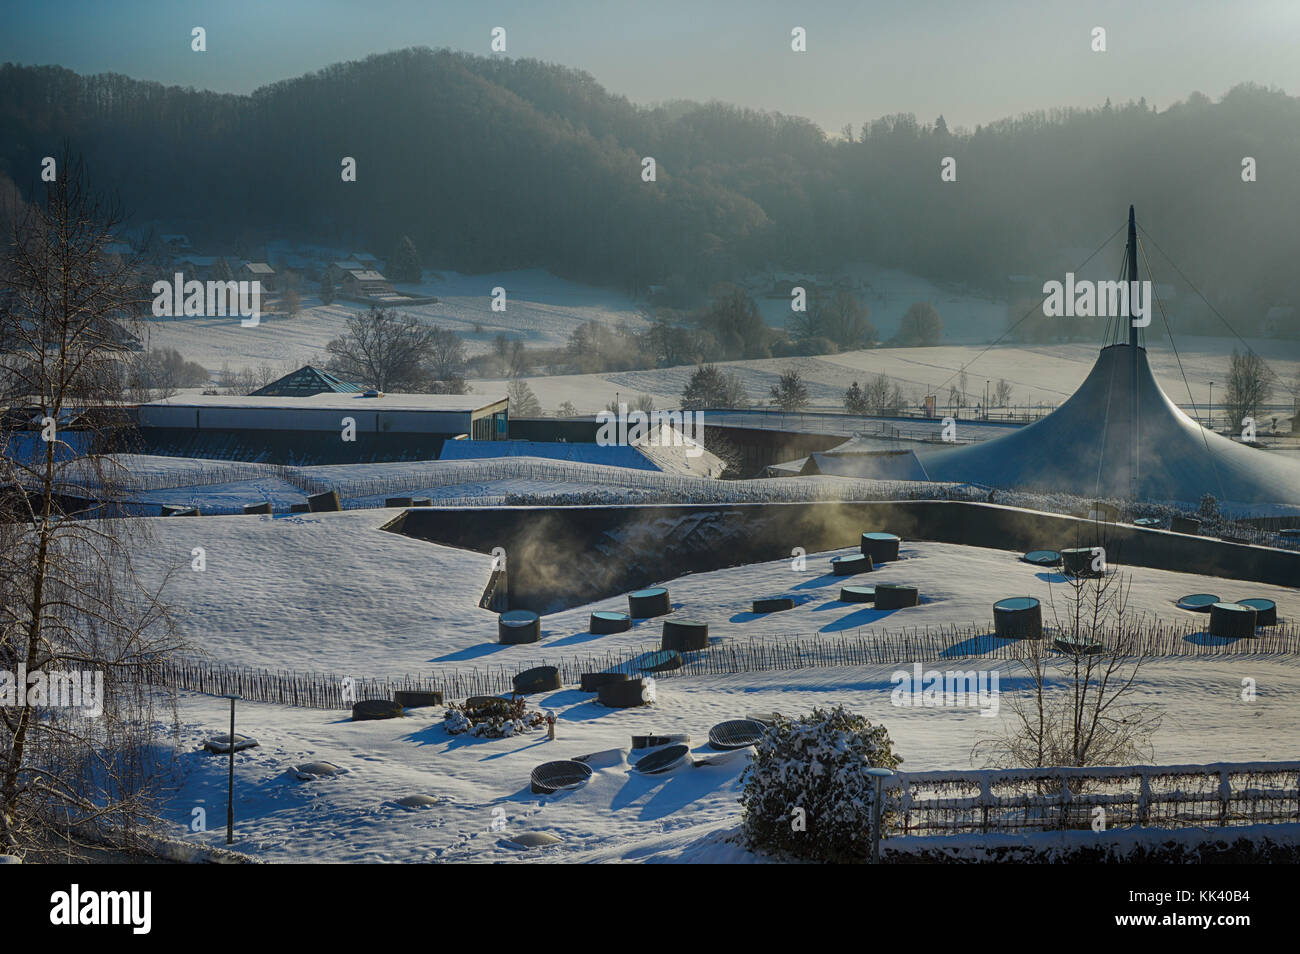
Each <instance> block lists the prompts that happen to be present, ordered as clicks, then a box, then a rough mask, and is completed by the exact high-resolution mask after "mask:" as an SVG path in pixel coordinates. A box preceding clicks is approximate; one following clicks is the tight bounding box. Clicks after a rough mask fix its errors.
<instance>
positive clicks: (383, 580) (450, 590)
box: [140, 509, 1300, 676]
mask: <svg viewBox="0 0 1300 954" xmlns="http://www.w3.org/2000/svg"><path fill="white" fill-rule="evenodd" d="M400 512H401V511H399V510H396V509H388V510H385V509H377V510H361V511H345V512H343V513H317V514H295V515H285V516H276V517H266V516H230V517H222V516H214V517H203V518H199V519H197V520H194V519H191V520H186V519H167V520H153V521H150V529H151V532H152V533H153V535H154V540H155V542H154V545H153V546H152V547H151V552H149V553H146V554H142V555H141V558H140V559H141V560H142V561H143V563H142V566H143V567H144V568H146V570H147V571H148V572H150V573H151V574H155V577H154V578H156V579H161V578H162V573H163V571H164V568H165V567H169V566H172V567H180V569H179V570H177V572H176V573H174V575H173V576H172V578H171V580H170V581H169V582H168V585H167V588H166V589H165V591H164V597H165V598H167V599H168V600H169V601H170V603H171V604H172V605H173V606H175V607H177V608H178V609H179V612H180V614H181V615H180V619H179V623H180V626H181V632H182V634H183V635H185V636H187V637H188V638H190V639H191V640H192V641H194V642H195V643H196V645H198V646H199V647H201V648H202V649H203V651H204V652H206V653H207V654H208V655H209V657H210V658H211V659H213V660H214V661H218V662H229V663H235V664H239V665H249V666H256V667H264V668H269V669H281V668H283V669H299V670H318V671H329V672H336V673H341V674H348V673H351V674H353V675H357V676H371V675H374V676H388V675H400V674H405V673H427V672H429V671H431V670H432V669H434V668H435V667H436V666H438V665H447V664H450V665H469V664H491V665H493V666H497V665H504V666H512V665H517V666H518V668H519V669H524V668H527V666H528V665H532V664H535V661H538V660H540V661H543V662H544V661H547V660H554V659H557V658H570V657H575V656H577V657H585V656H588V655H599V654H604V653H606V652H618V653H625V652H631V651H634V650H637V649H641V648H658V644H659V637H660V625H659V621H657V620H644V621H641V622H639V623H637V625H635V626H634V627H633V628H632V629H631V630H630V631H629V632H626V633H618V634H612V635H606V636H593V635H592V634H591V633H590V632H588V622H589V616H590V613H591V612H592V611H593V610H618V611H622V612H626V610H627V601H626V598H625V596H623V595H621V594H620V595H618V596H613V597H610V598H609V599H606V600H602V601H600V602H597V603H593V604H590V605H587V606H579V607H575V608H573V609H569V610H565V611H563V612H559V613H555V614H552V615H548V616H545V617H543V619H542V630H543V638H542V641H541V643H538V644H534V645H531V646H528V645H525V646H503V645H500V644H498V643H497V631H496V614H495V613H492V612H490V611H488V610H484V609H479V607H478V601H479V598H480V596H481V595H482V593H483V589H484V587H485V586H486V585H487V582H488V579H489V576H490V573H491V557H490V556H489V555H488V554H486V553H476V552H473V551H468V550H459V549H455V548H451V547H444V546H439V545H437V544H432V543H426V542H424V541H419V540H413V539H410V538H407V537H404V536H401V535H400V534H396V533H390V532H385V531H384V530H382V529H381V528H382V527H383V526H384V524H386V523H388V522H389V521H390V520H392V519H393V518H394V517H396V516H397V515H398V514H399V513H400ZM1047 543H1048V544H1049V545H1050V543H1051V541H1048V542H1047ZM194 547H203V548H204V551H205V553H206V569H205V570H204V571H202V572H196V571H193V570H191V569H189V564H190V561H191V552H192V550H193V548H194ZM847 552H850V551H848V550H844V551H836V553H847ZM833 555H835V553H821V554H810V555H809V556H808V557H807V564H806V568H805V569H804V570H802V571H800V570H796V569H794V568H793V565H792V564H793V561H790V560H777V561H773V562H769V563H759V564H751V565H748V566H740V567H732V568H728V569H722V570H715V571H712V572H708V573H697V574H691V575H688V576H684V577H680V578H678V579H676V580H673V581H671V595H672V600H673V604H674V609H675V611H676V612H678V613H681V614H684V615H685V616H687V617H689V618H693V619H700V620H703V621H705V622H707V623H708V624H709V634H710V637H711V638H716V639H722V640H727V639H744V638H746V637H749V636H761V635H774V634H789V633H798V634H812V633H824V634H829V633H845V632H850V633H851V632H855V631H857V630H858V629H877V630H885V631H889V632H895V631H898V630H899V629H901V628H904V627H907V628H911V627H916V626H921V627H924V626H947V625H952V624H957V625H965V624H969V623H983V622H987V621H988V620H990V619H991V617H992V610H991V606H992V603H993V601H995V600H998V599H1002V598H1004V597H1010V596H1034V597H1037V598H1039V599H1040V600H1041V601H1042V603H1043V607H1044V618H1045V620H1047V621H1048V622H1050V621H1051V612H1052V610H1051V606H1052V601H1055V604H1056V605H1057V606H1058V607H1059V609H1060V611H1061V612H1062V614H1064V612H1065V608H1066V607H1065V602H1064V599H1065V596H1066V590H1067V588H1066V587H1065V586H1063V585H1062V581H1063V578H1062V577H1060V576H1059V575H1056V574H1053V573H1049V572H1045V571H1044V570H1042V569H1041V568H1036V567H1033V566H1031V565H1029V564H1027V563H1024V562H1022V561H1020V560H1019V559H1018V554H1016V553H1012V552H1008V551H1003V550H988V549H983V548H978V547H963V546H956V545H953V544H944V543H924V542H919V543H905V544H904V547H903V550H902V553H901V557H902V559H900V560H898V561H897V562H894V563H889V564H885V565H883V566H881V567H880V568H879V569H877V570H876V571H875V572H874V573H872V574H871V575H870V577H869V578H864V579H865V580H866V581H867V582H873V583H878V582H902V583H908V584H911V585H916V586H918V587H919V588H920V592H921V595H922V597H923V599H924V600H925V603H924V604H923V605H921V606H917V607H912V608H909V609H902V610H895V611H890V612H886V611H880V610H876V609H874V607H871V606H863V605H861V604H848V603H841V602H839V600H838V596H839V588H840V586H841V585H842V584H843V583H844V582H846V581H845V578H843V577H835V576H831V575H830V573H829V569H830V567H829V560H830V557H831V556H833ZM1121 571H1122V572H1123V573H1125V574H1131V589H1130V599H1129V612H1130V613H1132V614H1133V615H1139V614H1143V613H1146V614H1151V615H1156V616H1160V617H1163V618H1177V619H1195V618H1197V617H1196V616H1195V615H1194V614H1188V613H1184V612H1183V611H1181V610H1178V609H1177V608H1175V607H1174V606H1173V602H1174V601H1176V600H1177V599H1178V598H1179V597H1181V596H1184V595H1186V594H1188V593H1204V592H1209V593H1216V594H1218V595H1220V596H1222V597H1224V598H1225V599H1233V600H1235V599H1242V598H1246V597H1265V598H1268V599H1273V600H1275V601H1276V602H1277V604H1278V606H1279V607H1280V610H1279V612H1280V614H1281V615H1282V616H1284V617H1286V616H1292V615H1295V612H1296V607H1297V605H1300V604H1298V603H1297V600H1298V599H1300V593H1298V592H1297V591H1296V590H1293V589H1287V588H1285V587H1276V586H1267V585H1264V584H1258V583H1249V582H1231V581H1224V580H1219V579H1215V578H1213V577H1205V576H1198V575H1195V574H1188V573H1174V572H1170V571H1165V570H1152V569H1146V568H1141V567H1138V568H1121ZM665 582H667V581H665ZM781 595H790V596H794V597H795V598H796V600H797V603H798V605H796V607H795V608H794V609H793V610H789V611H787V612H784V613H775V614H770V615H767V616H760V617H756V616H755V615H754V614H753V613H751V612H750V610H751V608H752V607H751V602H752V601H753V600H754V599H756V598H759V597H768V596H781ZM1201 618H1203V617H1201Z"/></svg>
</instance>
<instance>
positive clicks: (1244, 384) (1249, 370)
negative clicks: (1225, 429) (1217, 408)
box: [1223, 348, 1277, 433]
mask: <svg viewBox="0 0 1300 954" xmlns="http://www.w3.org/2000/svg"><path fill="white" fill-rule="evenodd" d="M1276 381H1277V375H1276V374H1275V373H1274V372H1273V369H1272V368H1270V367H1269V366H1268V364H1267V363H1265V361H1264V359H1263V358H1261V357H1260V356H1259V355H1257V354H1256V353H1255V352H1253V351H1247V352H1246V353H1245V354H1240V353H1238V351H1237V350H1236V349H1235V348H1234V349H1233V351H1232V363H1231V364H1230V365H1229V366H1228V389H1227V392H1226V393H1225V394H1224V396H1223V403H1224V405H1225V406H1226V407H1227V409H1228V414H1229V415H1230V418H1229V422H1230V426H1231V428H1232V430H1233V431H1234V432H1235V433H1240V431H1241V429H1242V426H1243V425H1242V420H1243V419H1244V418H1247V417H1256V416H1258V414H1259V409H1260V405H1262V404H1264V403H1265V402H1267V401H1268V399H1269V398H1270V397H1272V395H1273V385H1274V383H1276Z"/></svg>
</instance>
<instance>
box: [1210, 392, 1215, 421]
mask: <svg viewBox="0 0 1300 954" xmlns="http://www.w3.org/2000/svg"><path fill="white" fill-rule="evenodd" d="M1210 430H1214V382H1213V381H1211V382H1210Z"/></svg>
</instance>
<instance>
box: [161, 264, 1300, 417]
mask: <svg viewBox="0 0 1300 954" xmlns="http://www.w3.org/2000/svg"><path fill="white" fill-rule="evenodd" d="M846 274H850V275H851V277H852V278H853V279H854V280H855V281H857V282H859V283H860V284H859V287H860V288H862V289H866V291H865V292H862V294H864V295H865V301H866V303H867V305H868V306H869V307H870V308H871V315H872V321H873V322H874V323H875V324H876V326H877V329H878V330H879V331H880V332H881V335H882V337H886V338H887V337H888V336H889V335H891V334H893V333H894V331H896V330H897V325H898V320H899V318H900V317H901V316H902V314H903V312H904V311H905V310H906V309H907V307H908V306H909V305H910V304H911V303H912V302H914V301H930V302H932V303H934V305H935V306H936V308H938V310H939V312H940V314H941V315H942V317H943V320H944V329H945V331H944V342H945V344H944V345H942V346H940V347H935V348H886V349H876V350H870V351H853V352H848V353H845V354H838V355H826V356H822V357H814V358H773V359H767V360H761V361H735V362H725V364H726V366H727V367H728V368H729V369H730V370H732V371H734V372H735V373H736V374H738V375H739V376H740V378H741V380H742V381H743V382H744V384H745V387H746V391H747V393H748V395H749V397H750V400H751V401H753V402H754V403H756V404H761V405H765V404H766V403H767V401H768V389H769V388H770V387H771V386H772V385H773V384H774V383H776V381H777V380H778V379H779V377H780V375H781V372H782V371H784V370H786V369H787V368H791V367H793V368H797V369H798V370H799V372H800V374H801V375H802V376H803V378H804V381H805V382H806V384H807V386H808V391H809V398H810V400H811V402H812V403H813V404H817V405H828V406H838V405H840V404H841V403H842V400H843V395H844V391H845V390H846V389H847V388H848V387H849V385H850V384H851V383H852V382H853V381H855V380H856V381H859V382H862V381H863V380H864V379H865V378H866V377H867V376H869V375H875V374H879V373H884V374H887V375H889V376H890V377H891V378H894V379H896V380H897V381H898V382H899V384H900V386H901V387H902V388H903V390H904V392H905V394H907V396H908V397H909V399H911V400H913V401H919V400H920V398H921V397H922V396H923V395H924V394H927V393H939V394H940V395H941V400H943V399H944V398H946V390H947V387H948V386H949V385H951V384H953V383H956V379H957V376H958V375H959V374H960V372H961V370H962V369H963V368H965V369H966V373H967V391H968V393H969V395H970V398H971V401H972V402H974V401H978V400H981V399H982V395H983V393H984V382H985V381H989V382H991V385H990V387H992V386H993V385H996V384H997V382H998V381H999V380H1001V379H1005V380H1006V381H1008V382H1009V383H1010V384H1011V386H1012V403H1013V404H1019V405H1025V404H1039V403H1043V404H1049V405H1050V404H1057V403H1060V402H1061V401H1062V400H1064V399H1065V398H1066V397H1068V396H1069V395H1070V394H1071V393H1072V392H1073V391H1074V389H1075V388H1076V387H1077V386H1078V385H1079V383H1080V382H1082V380H1083V378H1084V376H1085V375H1086V374H1087V373H1088V371H1089V370H1090V369H1091V367H1092V365H1093V362H1094V361H1095V360H1096V354H1097V346H1096V345H1095V344H1094V343H1091V342H1076V343H1073V344H1053V345H1007V344H1004V345H998V346H996V347H993V348H991V349H989V348H988V345H987V344H986V343H987V342H991V341H994V340H995V339H997V338H998V337H999V336H1000V335H1001V334H1002V333H1003V331H1004V330H1005V327H1006V306H1005V304H1004V303H1002V302H998V301H991V300H989V299H987V298H981V297H978V296H973V295H969V294H965V293H962V292H959V291H956V290H952V289H946V288H943V287H941V286H938V285H936V284H935V283H933V282H930V281H928V280H926V279H923V278H919V277H917V276H915V275H911V274H908V273H906V272H902V271H899V270H897V269H885V268H880V267H878V266H873V265H865V264H860V265H856V266H852V267H851V268H849V269H847V271H846ZM427 278H428V280H427V281H425V282H422V283H420V284H403V285H400V286H399V289H400V290H401V291H405V292H409V293H411V294H419V295H432V296H434V297H437V298H438V299H439V301H438V302H437V303H434V304H427V305H411V306H402V307H401V309H400V310H402V311H405V312H409V313H410V314H412V315H415V316H417V317H419V318H422V319H424V320H426V321H429V322H431V323H434V324H438V325H441V326H442V327H445V328H450V329H452V330H454V331H456V332H457V333H458V334H460V335H461V336H462V337H463V338H464V339H465V341H466V344H467V346H468V350H469V353H470V354H471V355H474V354H481V353H485V352H487V351H489V350H490V349H491V346H492V341H493V339H494V338H495V337H496V336H497V335H498V334H504V335H506V336H507V337H517V338H521V339H523V341H524V342H525V343H526V344H527V345H529V346H530V347H562V346H563V345H564V344H565V343H566V342H567V340H568V337H569V335H570V334H571V333H572V332H573V330H574V329H575V328H576V327H577V326H578V325H579V324H581V323H583V322H586V321H598V322H600V323H602V324H604V325H606V326H608V327H611V328H616V327H619V326H621V325H627V326H628V327H632V328H638V329H640V328H644V327H645V326H646V324H647V317H646V315H647V307H646V305H645V303H644V302H640V301H637V300H635V299H632V298H630V297H628V296H627V295H625V294H622V293H620V292H617V291H614V290H612V289H605V288H595V287H591V286H587V285H581V284H578V283H576V282H570V281H566V280H564V279H560V278H556V277H555V276H553V275H550V274H549V273H547V272H545V271H541V270H537V269H534V270H528V271H514V272H502V273H496V274H486V275H461V274H458V273H455V272H439V273H429V274H428V276H427ZM497 287H501V288H504V289H505V290H506V295H507V304H506V310H505V311H493V310H492V291H493V289H494V288H497ZM307 292H311V294H307ZM314 292H315V289H313V288H310V287H309V288H306V289H304V294H303V309H302V311H301V313H300V314H299V315H298V316H297V317H294V318H279V317H264V318H263V320H262V322H261V324H260V325H258V326H257V327H255V328H243V327H241V326H240V323H239V321H238V320H232V319H229V318H214V319H208V318H187V319H152V320H150V321H148V322H147V336H148V341H147V344H148V346H149V347H174V348H176V349H178V350H179V351H180V352H181V354H183V355H184V356H185V357H186V358H187V359H189V360H191V361H197V362H198V363H199V364H202V365H203V366H204V367H205V368H207V369H208V370H209V371H212V372H213V373H216V372H218V371H220V370H221V368H222V367H223V365H229V367H230V368H231V370H233V371H238V370H240V369H241V368H257V367H260V366H262V365H269V366H270V367H271V368H273V369H277V370H279V371H281V372H282V373H283V372H287V371H289V370H293V369H294V368H297V367H300V366H301V365H303V364H307V363H309V362H315V363H321V362H323V360H324V355H325V346H326V345H327V344H328V342H329V341H330V340H331V339H332V338H335V337H337V336H339V335H340V334H342V333H343V331H344V330H345V327H346V323H347V319H348V318H349V317H350V316H352V315H354V314H357V313H359V312H362V311H364V310H365V307H364V306H362V305H359V304H356V303H350V302H335V303H334V304H332V305H322V304H320V302H319V299H318V298H317V297H316V296H315V294H314ZM756 301H757V303H758V305H759V308H760V311H761V312H762V314H763V315H764V319H765V320H766V321H767V322H768V324H770V325H772V326H773V327H778V328H779V327H783V326H784V324H785V320H786V317H787V313H788V310H789V303H788V300H786V299H769V298H765V297H763V296H762V295H761V294H758V295H757V297H756ZM1249 344H1250V346H1251V347H1252V348H1253V349H1254V350H1256V351H1257V352H1259V353H1260V354H1262V355H1264V356H1266V358H1267V359H1268V360H1269V362H1270V364H1271V366H1272V367H1273V369H1274V370H1275V371H1277V372H1278V375H1279V378H1280V380H1281V381H1282V382H1289V381H1291V380H1294V378H1295V375H1296V373H1297V372H1298V371H1300V341H1277V340H1267V341H1265V340H1253V341H1250V342H1249ZM1177 345H1178V357H1176V356H1175V354H1174V352H1173V350H1172V349H1171V348H1170V346H1169V342H1168V340H1167V338H1165V337H1164V336H1163V335H1162V334H1156V333H1153V334H1152V335H1151V336H1150V338H1149V341H1148V348H1149V352H1150V356H1151V365H1152V370H1153V371H1154V372H1155V375H1156V378H1157V380H1159V382H1160V384H1161V386H1162V387H1163V388H1164V389H1165V391H1166V392H1167V393H1168V394H1169V395H1170V396H1171V397H1172V398H1173V400H1174V401H1176V402H1178V403H1180V404H1186V403H1189V402H1190V401H1193V400H1194V401H1196V402H1198V403H1203V402H1205V401H1207V400H1208V399H1209V397H1210V382H1211V381H1213V382H1216V387H1215V389H1214V393H1215V395H1217V396H1218V398H1219V399H1220V400H1221V398H1222V395H1223V382H1225V381H1226V380H1227V369H1228V360H1229V356H1230V355H1231V353H1232V349H1233V348H1234V347H1241V344H1240V342H1238V341H1236V340H1235V339H1233V338H1228V337H1193V336H1183V337H1180V338H1179V339H1178V341H1177ZM1179 357H1181V360H1182V369H1181V370H1180V368H1179V363H1178V358H1179ZM692 370H693V368H690V367H679V368H665V369H657V370H646V371H625V372H617V373H609V374H589V375H563V376H538V377H532V378H528V379H526V380H527V382H528V384H529V385H530V387H532V389H533V391H534V392H535V393H536V394H537V396H538V399H539V400H540V401H541V404H542V407H543V408H544V409H545V410H546V411H547V412H554V411H555V410H556V409H558V408H559V407H560V405H561V404H563V403H564V402H566V401H568V402H570V403H572V404H573V405H574V407H576V408H577V409H578V411H579V412H581V413H592V412H594V411H597V410H600V409H601V408H603V407H604V406H605V404H606V403H608V402H609V401H611V400H613V399H614V398H615V395H616V394H621V395H622V396H623V397H624V398H625V399H626V398H628V397H631V396H635V395H638V394H649V395H651V396H653V397H654V398H655V400H656V403H657V404H659V406H661V407H669V406H673V407H675V406H677V405H678V403H679V402H680V400H681V393H682V388H683V387H684V386H685V384H686V382H687V380H688V378H689V376H690V373H691V371H692ZM1184 373H1185V374H1186V375H1187V379H1188V383H1190V386H1191V391H1190V396H1189V391H1188V386H1187V384H1184V382H1183V374H1184ZM505 384H506V382H504V381H501V380H489V379H480V380H474V381H472V382H471V385H472V387H473V388H474V390H475V391H476V392H478V393H488V392H497V391H502V390H504V388H505ZM1275 400H1277V401H1279V402H1281V401H1284V400H1285V396H1284V395H1283V394H1282V392H1281V391H1280V390H1279V391H1278V393H1277V394H1276V395H1275Z"/></svg>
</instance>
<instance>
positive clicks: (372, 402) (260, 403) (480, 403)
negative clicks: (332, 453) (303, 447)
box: [143, 391, 506, 411]
mask: <svg viewBox="0 0 1300 954" xmlns="http://www.w3.org/2000/svg"><path fill="white" fill-rule="evenodd" d="M505 400H506V396H505V395H504V394H389V393H385V394H384V395H383V396H381V397H366V396H365V395H364V394H338V393H335V392H333V391H326V392H323V393H321V394H311V395H308V396H306V397H275V396H270V395H267V396H258V395H248V396H246V397H240V396H232V395H225V394H188V395H182V396H177V397H170V398H163V399H162V400H160V401H150V402H149V403H148V404H145V405H143V406H145V407H198V408H205V407H226V408H256V407H266V408H318V409H322V410H340V411H368V410H372V411H478V410H482V409H483V408H487V407H491V406H492V405H493V404H497V403H500V402H502V401H505Z"/></svg>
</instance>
